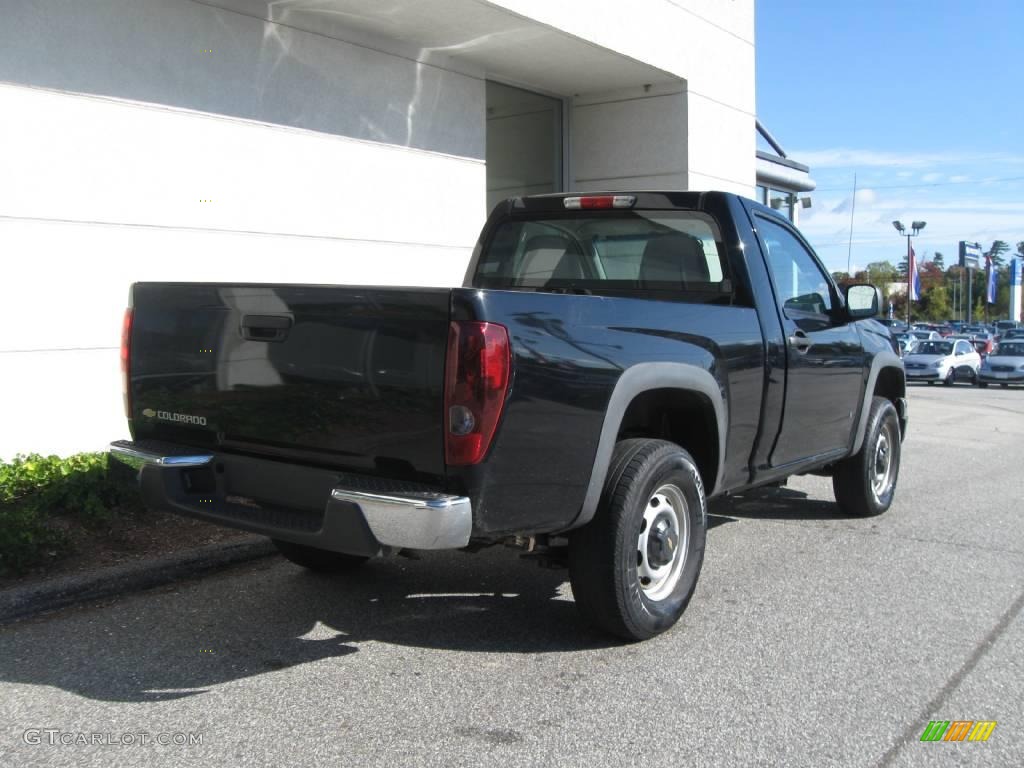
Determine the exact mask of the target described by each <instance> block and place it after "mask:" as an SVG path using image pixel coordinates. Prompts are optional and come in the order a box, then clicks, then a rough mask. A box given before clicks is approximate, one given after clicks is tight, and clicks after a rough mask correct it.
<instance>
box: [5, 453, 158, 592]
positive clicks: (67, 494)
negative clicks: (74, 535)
mask: <svg viewBox="0 0 1024 768" xmlns="http://www.w3.org/2000/svg"><path fill="white" fill-rule="evenodd" d="M139 508H140V505H139V501H138V490H137V488H136V487H135V483H134V477H133V474H132V473H131V472H130V471H128V470H127V468H126V467H124V466H123V465H121V464H118V463H117V462H111V461H110V458H109V456H108V454H106V453H79V454H76V455H74V456H69V457H67V458H60V457H58V456H40V455H38V454H29V455H27V456H16V457H15V458H14V460H13V461H9V462H0V574H7V573H22V572H24V571H25V570H27V569H29V568H31V567H32V566H34V565H37V564H38V563H40V562H42V561H44V560H46V559H47V558H48V557H51V555H50V554H49V553H51V552H55V553H56V554H58V555H60V554H64V553H66V552H68V551H69V550H70V547H71V541H70V538H69V536H68V535H67V533H66V532H65V529H66V527H67V526H64V527H61V526H58V525H56V524H55V523H56V520H55V518H57V517H64V518H66V519H68V520H70V521H72V522H78V523H81V524H82V525H83V526H86V527H91V528H97V527H100V526H102V525H104V524H106V523H109V522H110V521H111V519H112V518H113V517H114V516H115V515H116V514H118V513H119V512H122V511H134V510H137V509H139Z"/></svg>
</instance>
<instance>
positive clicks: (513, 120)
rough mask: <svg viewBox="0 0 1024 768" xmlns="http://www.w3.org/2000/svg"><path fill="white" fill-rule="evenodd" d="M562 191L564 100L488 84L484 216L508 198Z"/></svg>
mask: <svg viewBox="0 0 1024 768" xmlns="http://www.w3.org/2000/svg"><path fill="white" fill-rule="evenodd" d="M563 190H564V185H563V174H562V100H561V99H556V98H552V97H550V96H544V95H542V94H539V93H533V92H532V91H525V90H523V89H522V88H513V87H511V86H508V85H501V84H500V83H492V82H490V81H488V83H487V210H488V212H490V210H491V209H492V208H493V207H494V205H495V204H496V203H498V202H499V201H501V200H504V199H505V198H506V197H517V196H519V195H536V194H542V193H544V192H561V191H563Z"/></svg>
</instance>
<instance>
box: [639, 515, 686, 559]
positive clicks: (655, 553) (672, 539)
mask: <svg viewBox="0 0 1024 768" xmlns="http://www.w3.org/2000/svg"><path fill="white" fill-rule="evenodd" d="M678 546H679V537H678V535H676V533H675V532H674V531H673V530H672V523H671V522H669V520H667V519H666V518H664V517H659V518H658V522H656V523H655V524H654V529H653V530H652V531H651V535H650V536H648V537H647V560H648V562H649V563H650V564H651V565H653V566H654V567H655V568H661V567H662V566H665V565H668V564H669V563H671V562H672V557H673V556H674V555H675V551H676V548H677V547H678Z"/></svg>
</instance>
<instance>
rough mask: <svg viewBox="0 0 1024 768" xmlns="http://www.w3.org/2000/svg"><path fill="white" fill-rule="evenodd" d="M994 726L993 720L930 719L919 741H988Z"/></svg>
mask: <svg viewBox="0 0 1024 768" xmlns="http://www.w3.org/2000/svg"><path fill="white" fill-rule="evenodd" d="M995 727H996V721H995V720H952V721H951V720H932V721H931V722H929V723H928V725H927V727H925V729H924V733H922V734H921V741H988V737H989V736H991V735H992V731H994V730H995Z"/></svg>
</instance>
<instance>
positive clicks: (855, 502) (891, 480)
mask: <svg viewBox="0 0 1024 768" xmlns="http://www.w3.org/2000/svg"><path fill="white" fill-rule="evenodd" d="M900 448H901V444H900V421H899V416H897V414H896V407H895V406H894V405H893V404H892V402H891V401H889V400H886V399H885V398H884V397H875V398H873V399H872V401H871V411H870V412H869V413H868V426H867V430H866V431H865V434H864V444H863V445H861V447H860V450H859V451H858V452H857V453H855V454H854V455H853V456H850V457H849V458H848V459H844V460H843V461H841V462H839V464H837V465H836V471H835V474H834V475H833V476H832V489H833V490H834V491H835V494H836V502H837V503H838V504H839V508H840V509H841V510H843V512H844V513H846V514H847V515H850V516H853V517H873V516H874V515H880V514H882V513H883V512H885V511H886V510H887V509H889V507H890V506H891V505H892V500H893V497H894V496H895V494H896V480H897V479H898V477H899V472H900Z"/></svg>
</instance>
